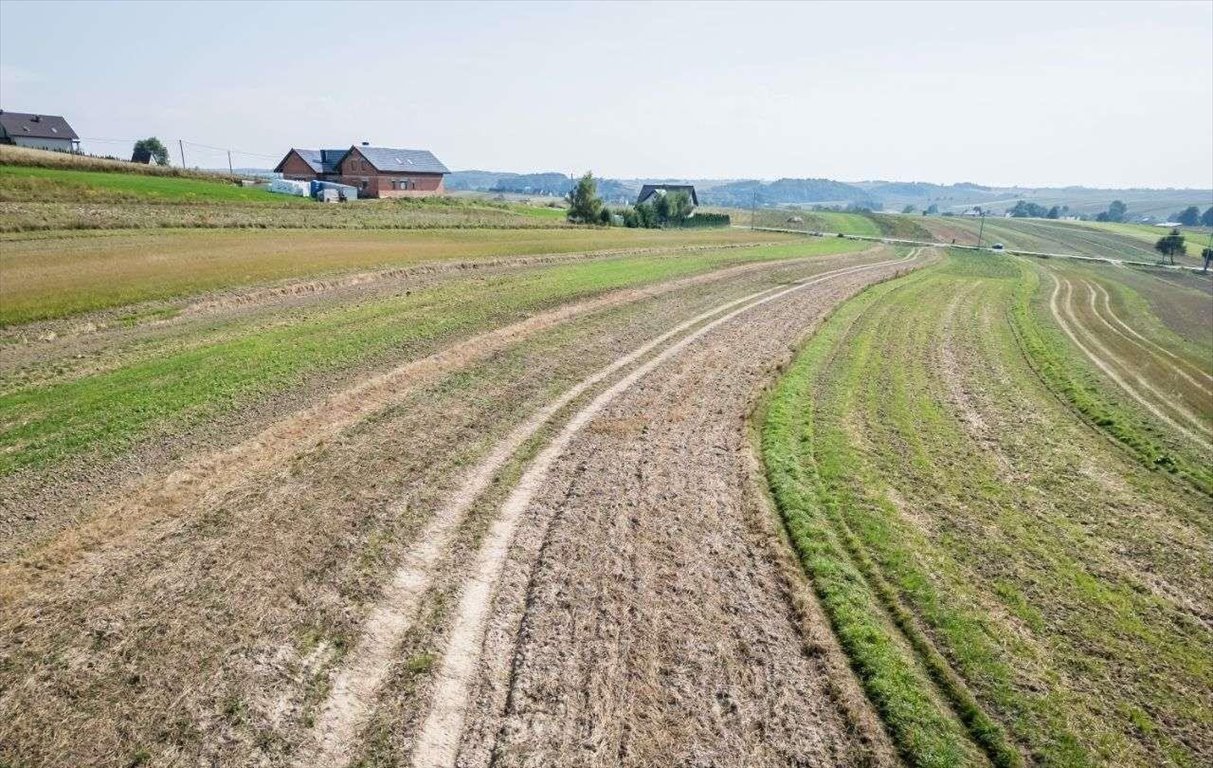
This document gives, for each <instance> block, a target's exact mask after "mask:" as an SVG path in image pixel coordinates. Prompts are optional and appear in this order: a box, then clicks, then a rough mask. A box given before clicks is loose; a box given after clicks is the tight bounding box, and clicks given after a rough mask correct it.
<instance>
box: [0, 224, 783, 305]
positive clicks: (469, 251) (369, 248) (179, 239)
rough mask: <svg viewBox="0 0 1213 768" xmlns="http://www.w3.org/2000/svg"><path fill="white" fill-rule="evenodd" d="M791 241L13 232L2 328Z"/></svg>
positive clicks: (544, 233) (580, 233) (644, 233)
mask: <svg viewBox="0 0 1213 768" xmlns="http://www.w3.org/2000/svg"><path fill="white" fill-rule="evenodd" d="M787 239H788V238H786V237H781V236H778V235H764V234H761V233H751V232H743V231H736V230H693V231H685V232H684V231H677V232H675V231H669V232H666V231H660V230H628V229H622V228H620V229H611V230H587V229H576V228H558V229H535V230H466V231H461V230H438V231H433V230H429V231H414V232H400V231H351V232H336V231H324V232H315V231H312V232H304V231H269V232H259V231H247V232H246V231H242V232H227V231H224V232H212V231H188V232H155V233H146V234H132V233H123V234H121V235H109V236H101V237H96V236H85V237H68V238H51V239H42V238H36V239H35V238H30V239H10V240H8V241H6V242H4V248H3V250H2V252H0V278H2V279H0V325H7V324H12V323H20V322H28V321H30V320H37V319H44V318H52V317H62V316H66V315H71V314H75V313H78V312H84V311H88V310H95V309H102V308H105V307H115V306H122V305H125V304H132V303H135V302H140V301H146V300H149V299H166V298H170V297H180V296H187V295H190V294H196V293H200V292H203V291H210V290H215V289H220V288H228V287H234V286H241V285H251V284H255V283H261V282H266V281H270V280H281V279H286V278H298V277H308V276H315V275H322V274H334V273H340V272H349V271H354V270H365V269H373V268H377V267H400V266H409V265H417V264H422V263H425V262H439V261H445V262H450V261H453V260H469V261H477V260H486V259H491V258H495V257H503V256H520V255H528V254H547V253H576V252H579V251H598V250H603V249H613V248H625V249H635V248H668V247H676V246H684V245H711V244H731V243H741V242H778V241H781V240H782V241H787Z"/></svg>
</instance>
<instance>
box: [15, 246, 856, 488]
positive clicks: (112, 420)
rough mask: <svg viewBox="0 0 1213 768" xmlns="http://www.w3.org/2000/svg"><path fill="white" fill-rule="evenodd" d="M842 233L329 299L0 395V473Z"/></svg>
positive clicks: (792, 253)
mask: <svg viewBox="0 0 1213 768" xmlns="http://www.w3.org/2000/svg"><path fill="white" fill-rule="evenodd" d="M861 247H862V244H860V243H855V242H850V241H817V242H809V243H806V242H798V243H794V244H786V245H774V246H762V247H755V248H737V249H729V250H721V251H701V252H695V253H692V254H682V255H673V256H657V255H652V256H633V257H617V258H607V259H597V260H592V261H585V262H576V263H570V264H561V265H555V266H548V267H543V268H536V269H528V270H524V271H520V272H518V273H513V274H509V275H506V276H497V277H490V278H482V279H470V278H469V279H459V280H455V281H452V282H450V283H443V284H441V285H439V286H436V287H434V288H429V289H425V290H418V291H414V292H412V293H411V294H409V295H406V296H398V297H395V298H391V299H385V300H377V301H371V302H367V303H364V304H358V305H354V306H339V307H336V308H334V309H331V310H329V311H326V312H322V313H319V314H317V315H315V316H313V317H311V318H309V319H306V320H300V321H298V322H294V323H291V324H289V325H284V326H275V327H270V328H261V329H259V330H257V331H255V332H252V333H249V334H247V335H243V336H239V337H236V338H231V339H226V340H223V341H219V342H217V343H215V344H211V345H207V346H204V347H199V348H193V349H188V350H185V351H182V352H179V353H174V354H169V355H166V356H164V357H161V358H157V359H153V360H143V361H139V362H137V363H133V364H131V365H128V366H123V367H120V368H118V369H115V370H110V371H106V372H103V373H99V374H96V375H92V376H87V377H84V378H81V379H76V380H72V381H68V382H62V383H58V384H52V385H49V386H45V387H33V388H28V389H22V390H17V391H15V392H12V393H10V394H6V395H3V396H0V475H5V474H8V473H11V472H13V471H15V470H17V469H19V468H22V467H37V466H41V465H47V464H53V463H54V462H58V461H63V460H65V459H67V458H69V457H72V456H75V455H77V454H80V453H82V452H85V451H94V452H100V453H101V454H112V453H114V452H116V451H120V450H122V449H123V448H126V447H129V446H131V445H132V444H133V443H134V442H136V441H137V440H138V439H140V438H141V437H143V436H145V435H147V434H148V433H149V432H150V431H151V430H152V429H154V428H155V429H161V430H165V429H168V430H172V429H179V428H184V427H186V426H188V425H192V424H197V423H199V422H201V421H203V420H206V419H210V418H215V417H216V416H218V415H219V414H221V413H223V412H225V411H229V410H231V409H233V408H236V407H238V406H240V405H242V404H246V403H249V402H250V401H252V400H254V399H255V398H258V397H265V396H268V395H271V394H272V393H274V392H279V391H282V390H284V389H286V388H289V387H292V386H296V385H298V384H300V383H301V382H302V381H303V380H304V379H305V378H306V377H307V376H308V375H312V374H317V373H324V372H334V371H338V370H340V369H342V368H345V367H349V366H356V365H359V364H361V363H365V362H366V361H371V360H377V359H378V360H385V359H390V360H393V361H398V362H402V361H405V360H410V359H415V358H418V357H422V356H424V355H426V354H430V353H432V352H433V351H435V350H436V349H438V348H440V346H441V345H442V344H443V343H444V342H450V341H452V340H454V339H456V338H460V337H464V336H467V335H470V334H472V333H475V332H477V331H483V330H487V329H489V328H492V327H495V326H498V325H502V324H505V323H508V322H511V321H514V320H517V319H519V318H520V317H521V316H524V315H525V314H526V313H531V312H535V311H538V310H542V309H544V308H547V307H551V306H554V305H557V304H560V303H563V302H569V301H573V300H577V299H580V298H585V297H589V296H592V295H596V294H600V293H603V292H605V291H609V290H613V289H619V288H627V287H634V286H640V285H645V284H649V283H654V282H658V281H662V280H668V279H673V278H677V277H682V276H687V275H693V274H697V273H702V272H707V271H709V270H712V269H717V268H722V267H726V266H729V265H734V264H741V263H747V262H757V261H771V260H778V259H787V258H795V257H801V256H808V255H814V254H821V255H824V254H831V253H841V252H845V251H853V250H858V249H859V248H861Z"/></svg>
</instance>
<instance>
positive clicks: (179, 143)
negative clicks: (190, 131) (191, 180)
mask: <svg viewBox="0 0 1213 768" xmlns="http://www.w3.org/2000/svg"><path fill="white" fill-rule="evenodd" d="M177 149H179V150H181V169H182V170H185V142H184V141H182V140H181V139H177Z"/></svg>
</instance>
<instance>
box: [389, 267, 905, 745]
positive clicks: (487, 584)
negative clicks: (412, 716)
mask: <svg viewBox="0 0 1213 768" xmlns="http://www.w3.org/2000/svg"><path fill="white" fill-rule="evenodd" d="M917 253H918V252H917V251H913V252H911V253H910V254H909V255H907V256H906V257H903V258H901V259H892V260H888V261H883V262H877V263H874V264H868V265H861V266H856V267H849V268H844V269H839V270H834V271H832V272H828V273H826V274H824V275H817V276H814V277H811V278H805V279H804V280H801V281H797V283H796V284H794V285H792V286H791V287H787V288H781V289H778V290H776V291H774V292H766V293H765V294H764V295H761V296H760V297H758V298H752V297H750V298H752V300H750V301H749V302H748V303H746V304H743V305H742V306H740V307H738V308H736V309H733V310H732V311H729V312H728V313H727V314H724V315H722V316H719V317H716V319H714V320H711V321H710V322H708V323H706V324H705V325H702V326H700V327H699V328H698V329H696V330H694V331H693V332H691V333H689V334H687V335H686V336H683V337H682V338H681V339H679V340H678V341H677V342H675V343H673V344H671V345H670V346H668V347H666V348H665V349H664V350H662V351H661V352H660V353H658V354H657V355H655V356H653V357H651V358H649V359H648V360H647V361H646V362H644V363H643V364H641V365H639V366H638V367H636V368H634V369H633V370H632V371H631V372H629V373H628V374H627V375H626V376H624V377H623V378H622V379H620V380H619V381H617V382H616V383H615V384H614V385H612V386H611V387H609V388H608V389H606V390H605V391H603V392H602V393H600V394H599V395H598V396H597V397H595V398H594V399H593V400H592V401H591V402H590V403H589V404H587V405H586V406H585V407H583V408H582V409H581V410H579V411H578V412H577V413H576V414H574V415H573V416H572V417H571V418H570V419H569V421H568V422H567V423H566V424H565V426H564V427H563V428H562V429H561V431H560V432H559V433H558V434H557V435H556V436H555V437H554V438H553V439H552V440H551V442H549V443H548V445H547V446H546V447H545V448H544V449H543V450H542V451H541V452H540V453H539V454H538V455H537V456H536V457H535V459H534V460H533V461H532V463H531V464H530V466H529V467H528V468H527V470H526V472H525V473H524V474H523V475H522V477H521V478H520V480H519V481H518V484H517V485H516V486H515V488H514V490H513V491H512V492H511V493H510V495H509V497H508V498H507V499H506V500H505V502H504V503H503V504H502V506H501V507H500V509H499V512H498V515H497V517H496V519H495V520H494V522H493V524H492V526H491V528H490V529H489V532H488V534H487V536H486V537H485V539H484V541H483V543H482V545H481V547H480V549H479V551H478V552H477V554H476V557H475V562H474V564H473V566H472V574H471V576H470V577H469V578H468V580H467V582H466V585H465V587H464V589H463V591H462V593H461V596H460V600H459V604H458V607H457V609H456V613H455V620H454V627H453V629H452V631H451V634H450V638H449V640H448V643H447V648H446V651H445V653H444V654H443V658H442V662H441V665H440V668H439V670H438V674H437V676H436V686H435V691H434V695H433V699H432V702H431V707H430V711H429V713H428V715H427V717H426V719H425V722H424V724H423V725H422V727H421V730H420V732H419V733H418V734H417V737H416V740H415V747H414V751H413V765H414V766H415V767H416V768H436V767H442V768H446V767H447V766H453V765H454V764H455V760H456V758H457V756H458V751H459V745H460V740H461V737H462V735H463V731H464V721H465V717H466V714H467V709H468V706H469V696H470V687H471V682H472V678H473V676H474V675H475V672H476V669H477V665H478V664H479V661H480V656H481V649H482V641H483V636H484V631H485V623H486V619H487V614H488V611H489V608H490V604H491V598H492V595H493V590H494V587H495V585H496V583H497V581H498V579H499V577H500V575H501V571H502V568H503V566H504V563H505V559H506V556H507V554H508V550H509V546H510V542H511V541H512V539H513V535H514V532H515V530H516V528H517V527H518V524H519V522H520V520H521V518H522V515H523V514H524V513H525V512H526V510H527V509H528V507H529V506H530V504H531V501H532V499H533V497H534V496H535V494H536V493H537V492H538V491H539V490H540V489H541V487H542V486H543V484H544V482H545V481H546V479H547V476H548V473H549V471H550V470H551V468H552V466H553V464H554V463H555V461H556V460H557V459H558V458H559V457H560V456H561V454H562V453H563V452H564V451H565V449H566V448H567V446H568V445H569V443H570V442H571V441H572V439H573V437H574V436H576V435H577V433H578V432H580V431H581V429H582V428H584V427H585V426H586V425H587V424H589V423H590V421H592V420H593V419H594V418H595V417H596V416H597V415H598V414H599V413H600V412H601V411H602V410H603V409H604V408H605V407H606V406H607V405H609V404H610V403H611V402H612V401H613V400H614V399H615V398H616V397H618V396H619V395H620V394H622V393H623V392H625V391H626V390H628V389H629V388H630V387H631V386H632V385H634V384H635V383H636V382H638V381H639V380H640V379H642V378H643V377H645V376H646V375H648V374H649V373H651V372H652V371H653V370H654V369H656V368H657V367H659V366H660V365H662V364H663V363H665V362H667V361H669V360H670V359H672V358H674V357H675V356H676V355H678V354H679V353H681V352H682V351H683V350H685V349H686V348H687V347H688V346H690V345H691V344H692V343H694V342H695V341H697V340H699V339H700V338H702V337H703V336H705V335H707V334H708V333H710V332H712V331H713V330H715V329H716V328H718V327H719V326H721V325H723V324H724V323H727V322H729V321H731V320H733V319H735V318H736V317H738V316H739V315H741V314H743V313H745V312H748V311H750V310H752V309H754V308H756V307H759V306H762V305H764V304H767V303H769V302H771V301H774V300H776V299H779V298H781V297H784V296H787V295H789V294H791V293H794V292H796V291H800V290H803V289H805V288H807V287H810V286H813V285H816V284H818V283H821V282H824V281H826V280H830V279H833V278H836V277H841V276H843V275H849V274H853V273H855V272H860V271H865V270H870V269H876V268H879V267H885V266H889V265H893V264H899V263H908V262H909V261H912V260H913V259H914V258H916V256H917Z"/></svg>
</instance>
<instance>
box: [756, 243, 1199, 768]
mask: <svg viewBox="0 0 1213 768" xmlns="http://www.w3.org/2000/svg"><path fill="white" fill-rule="evenodd" d="M1072 269H1073V268H1072ZM1092 274H1093V273H1092ZM1050 275H1051V276H1053V277H1060V278H1062V279H1066V280H1080V279H1086V278H1089V277H1090V275H1088V274H1087V273H1086V272H1083V271H1081V270H1078V271H1077V272H1074V271H1070V270H1065V269H1064V268H1063V269H1059V268H1056V267H1052V268H1051V270H1050V271H1049V272H1046V271H1045V269H1044V268H1043V267H1041V266H1040V265H1038V264H1036V263H1029V262H1027V261H1013V260H1009V259H1005V258H998V259H992V258H990V257H986V256H974V255H965V254H961V253H956V254H953V255H951V256H949V257H948V259H947V261H946V262H945V263H943V264H942V265H940V266H937V267H934V268H930V269H928V270H925V271H923V272H921V273H919V274H917V275H915V276H912V277H909V278H906V279H903V280H900V281H896V282H893V283H888V284H884V285H881V286H878V287H876V288H873V289H869V291H867V292H866V293H865V294H863V295H861V296H860V297H859V298H857V299H855V300H853V301H852V302H850V303H848V304H847V305H845V306H844V307H843V308H842V309H841V310H840V311H839V312H838V313H836V314H835V316H834V317H833V319H832V320H831V321H830V322H829V323H828V324H827V326H826V327H825V328H824V329H823V331H822V332H821V333H820V334H818V335H817V336H816V337H814V339H813V340H812V341H811V342H810V343H809V344H808V346H807V347H806V348H805V349H804V351H803V352H802V354H801V355H800V357H799V358H798V360H797V362H796V363H795V364H794V366H793V368H792V369H791V370H790V372H789V374H788V375H787V377H786V378H785V379H784V380H783V382H782V383H781V384H780V387H779V389H778V390H777V392H776V393H775V395H774V397H773V399H772V402H771V405H770V407H769V410H768V411H767V415H766V419H765V423H764V426H763V431H762V439H763V452H764V457H765V459H766V464H767V468H768V474H769V477H770V480H771V485H772V489H773V491H774V493H775V496H776V499H777V501H778V505H779V508H780V510H781V512H782V514H783V516H784V519H785V521H786V523H787V526H788V529H789V531H790V533H791V536H792V539H793V541H794V544H795V546H796V548H797V551H798V553H799V555H800V558H801V561H802V563H803V565H804V567H805V569H806V571H807V573H808V575H809V577H810V578H811V579H812V582H813V585H814V588H815V590H816V591H817V593H818V595H819V598H820V599H821V601H822V603H823V604H824V605H825V607H826V609H827V611H828V613H829V614H830V618H831V621H832V624H833V626H834V629H835V631H836V632H837V633H838V635H839V637H840V639H841V642H842V643H843V645H844V647H845V648H846V650H847V653H848V655H849V656H850V658H851V662H852V665H853V666H854V667H855V668H856V670H857V671H858V673H859V675H860V677H861V679H862V680H863V684H864V686H865V689H866V690H867V692H868V694H869V696H870V697H871V699H872V700H873V701H874V703H875V704H876V706H877V707H878V708H879V710H880V712H881V714H882V716H883V718H884V720H885V722H886V724H887V727H888V728H889V730H890V733H891V734H892V735H893V738H894V740H895V741H896V742H897V744H898V746H899V748H900V749H901V750H902V752H903V754H904V755H905V756H906V757H907V758H908V760H909V762H910V763H911V764H914V765H939V766H951V765H960V764H981V763H982V762H984V761H985V760H989V761H991V762H993V763H994V764H996V765H1020V764H1041V765H1073V766H1082V765H1143V766H1144V765H1161V764H1166V765H1191V766H1195V765H1201V764H1207V763H1208V761H1209V759H1210V757H1211V756H1213V740H1210V738H1209V734H1210V733H1213V709H1211V708H1210V706H1209V701H1208V698H1207V695H1208V691H1209V690H1210V689H1211V687H1213V664H1211V663H1210V659H1213V633H1211V632H1210V630H1209V627H1208V623H1207V615H1208V613H1207V610H1208V605H1209V604H1210V603H1209V599H1210V597H1211V595H1210V590H1209V585H1210V584H1213V580H1211V577H1213V568H1211V566H1210V562H1213V561H1211V560H1210V558H1209V554H1210V551H1211V549H1213V526H1211V521H1210V519H1209V516H1208V514H1207V510H1208V508H1209V503H1210V498H1213V484H1210V482H1209V481H1210V473H1209V472H1208V471H1207V468H1206V467H1207V465H1203V464H1202V459H1201V456H1202V455H1203V449H1202V447H1201V445H1200V444H1199V442H1198V441H1196V440H1193V439H1189V438H1188V437H1186V436H1185V435H1183V434H1181V433H1179V432H1178V431H1177V430H1176V429H1174V428H1172V426H1171V425H1170V424H1168V423H1165V422H1163V421H1161V420H1160V419H1158V418H1155V417H1154V416H1153V415H1152V414H1151V413H1150V412H1148V411H1146V410H1145V409H1143V408H1141V407H1139V404H1138V403H1137V402H1136V401H1135V400H1133V399H1131V398H1130V397H1127V396H1126V392H1124V391H1122V390H1120V389H1119V388H1118V386H1117V385H1116V383H1115V382H1114V381H1112V380H1110V379H1108V378H1107V377H1105V376H1104V375H1103V373H1102V372H1101V371H1100V370H1099V369H1097V368H1096V366H1095V365H1093V364H1092V363H1091V362H1090V361H1088V360H1086V359H1084V355H1083V354H1082V352H1081V351H1080V349H1079V348H1078V347H1077V345H1076V344H1072V343H1070V342H1069V341H1068V340H1067V338H1066V336H1065V335H1064V334H1063V333H1061V331H1060V330H1059V327H1058V324H1057V321H1056V319H1054V318H1053V317H1052V315H1051V313H1050V311H1049V297H1050V289H1049V286H1050V284H1051V282H1050V281H1051V279H1052V278H1051V277H1050ZM1091 279H1096V280H1098V281H1100V283H1101V284H1103V285H1106V286H1108V287H1109V288H1110V290H1112V291H1113V293H1114V295H1115V296H1116V297H1117V304H1119V306H1120V310H1121V311H1122V312H1123V313H1124V316H1125V317H1129V318H1131V320H1130V322H1131V323H1133V325H1134V326H1136V327H1135V330H1136V331H1137V332H1139V333H1141V334H1142V337H1143V340H1144V339H1149V342H1150V343H1157V344H1158V345H1159V348H1160V349H1161V348H1163V347H1165V348H1167V349H1169V350H1173V351H1174V352H1175V354H1177V355H1183V356H1184V362H1186V363H1187V364H1189V365H1190V366H1191V367H1192V369H1193V370H1194V372H1195V373H1194V376H1195V375H1198V374H1199V372H1200V371H1204V372H1205V373H1206V374H1213V358H1211V357H1210V355H1209V352H1208V349H1207V347H1204V348H1199V349H1198V348H1193V347H1190V346H1189V345H1187V343H1186V342H1184V341H1182V340H1180V339H1179V337H1178V336H1179V335H1178V334H1177V333H1175V332H1173V331H1171V330H1169V329H1167V328H1166V327H1165V326H1166V323H1165V322H1164V321H1162V320H1161V319H1160V318H1157V317H1152V316H1151V315H1150V313H1149V312H1148V311H1146V309H1145V302H1144V300H1141V299H1139V297H1138V295H1137V294H1136V292H1135V291H1134V289H1133V288H1131V287H1130V285H1129V284H1128V283H1118V282H1117V281H1116V277H1115V275H1113V274H1111V273H1109V272H1108V271H1107V270H1106V269H1105V270H1103V271H1102V272H1100V273H1098V277H1095V278H1091ZM1132 279H1133V280H1136V279H1137V278H1136V277H1134V278H1132ZM1191 290H1203V291H1204V294H1203V296H1204V298H1205V300H1206V302H1207V300H1208V296H1209V293H1208V290H1209V289H1208V287H1207V286H1202V287H1198V288H1195V289H1191ZM1080 306H1082V303H1080ZM1205 306H1206V307H1208V306H1210V305H1209V304H1208V303H1206V305H1205ZM1143 318H1144V319H1145V320H1146V321H1145V322H1141V319H1143ZM1080 321H1081V322H1083V323H1085V325H1083V326H1081V327H1082V328H1084V329H1087V330H1083V331H1080V332H1079V334H1078V338H1079V339H1081V340H1082V342H1083V343H1084V344H1086V345H1089V346H1094V345H1095V344H1097V343H1098V344H1109V345H1110V344H1112V343H1113V342H1112V341H1111V340H1113V339H1115V340H1119V341H1120V342H1121V343H1122V344H1124V343H1125V341H1124V340H1123V339H1119V337H1118V336H1117V335H1116V334H1115V333H1114V332H1113V331H1111V330H1109V329H1108V328H1104V327H1103V326H1102V325H1100V324H1099V323H1096V322H1094V320H1093V318H1091V317H1082V318H1080ZM1203 322H1204V323H1205V325H1204V327H1205V328H1206V329H1207V328H1208V327H1209V325H1210V324H1211V323H1213V318H1209V317H1205V318H1204V320H1203ZM1126 346H1127V345H1126ZM1116 354H1118V355H1125V354H1127V352H1126V351H1125V349H1124V348H1117V349H1116ZM1137 355H1138V358H1139V359H1144V358H1148V357H1150V355H1149V354H1148V353H1147V352H1145V351H1143V349H1142V348H1139V349H1137ZM1155 364H1157V361H1155ZM1172 370H1173V368H1171V367H1169V366H1159V367H1158V368H1155V369H1151V368H1149V367H1148V366H1147V367H1146V368H1144V369H1140V373H1141V376H1142V377H1143V379H1148V380H1149V381H1151V382H1154V383H1156V384H1159V386H1161V384H1160V383H1159V381H1158V380H1157V379H1156V378H1154V377H1158V376H1166V375H1174V374H1173V373H1171V371H1172ZM1137 383H1139V382H1135V384H1137ZM1191 397H1193V398H1195V399H1196V404H1195V405H1194V406H1193V407H1194V408H1196V409H1198V410H1199V411H1200V413H1199V415H1198V419H1203V421H1204V422H1205V423H1206V424H1207V423H1209V420H1210V419H1213V402H1211V401H1210V399H1209V398H1208V397H1203V399H1202V395H1201V393H1200V392H1199V390H1197V389H1196V388H1193V392H1192V393H1191ZM1192 431H1196V430H1195V429H1194V428H1193V430H1192ZM1101 432H1102V434H1101ZM1109 436H1111V437H1113V438H1114V440H1113V441H1109V440H1108V439H1107V438H1108V437H1109ZM1163 443H1165V445H1166V447H1165V448H1163V447H1160V446H1161V444H1163ZM1118 444H1119V446H1120V447H1118ZM1126 447H1127V448H1128V450H1124V448H1126ZM1160 452H1169V456H1170V458H1169V459H1168V460H1167V461H1166V462H1159V461H1158V458H1159V454H1160ZM1172 462H1174V463H1172Z"/></svg>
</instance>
